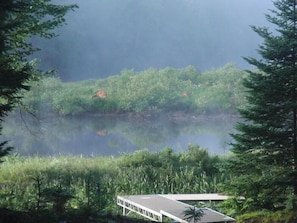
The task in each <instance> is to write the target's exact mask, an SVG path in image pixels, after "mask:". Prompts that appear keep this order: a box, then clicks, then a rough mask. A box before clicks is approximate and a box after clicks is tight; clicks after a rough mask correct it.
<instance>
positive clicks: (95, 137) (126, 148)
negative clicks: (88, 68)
mask: <svg viewBox="0 0 297 223" xmlns="http://www.w3.org/2000/svg"><path fill="white" fill-rule="evenodd" d="M235 121H236V119H234V118H232V117H228V116H226V117H224V118H222V117H219V118H213V117H210V118H209V119H191V120H175V119H171V118H168V117H166V116H163V117H161V116H159V117H156V118H153V119H150V120H135V119H130V118H128V117H80V118H77V117H68V118H67V117H51V118H45V119H41V120H39V121H38V120H36V119H35V118H33V117H30V116H28V117H25V122H24V119H23V118H21V117H20V116H13V117H9V118H7V119H6V122H5V123H4V129H3V130H4V131H3V135H5V137H6V138H7V140H10V142H9V145H11V146H13V147H15V149H14V150H13V152H17V153H19V154H20V155H36V154H38V155H41V156H46V155H59V154H64V155H84V156H90V155H113V156H118V155H119V154H121V153H131V152H134V151H136V150H140V149H148V150H149V151H151V152H152V151H160V150H162V149H164V148H166V147H171V148H172V149H173V150H174V151H176V152H181V151H185V150H187V148H188V145H190V144H192V145H199V146H201V147H202V148H205V149H207V150H208V151H209V153H210V154H226V153H228V152H229V145H228V143H230V142H231V138H230V136H229V134H230V133H231V132H232V131H233V125H234V123H235Z"/></svg>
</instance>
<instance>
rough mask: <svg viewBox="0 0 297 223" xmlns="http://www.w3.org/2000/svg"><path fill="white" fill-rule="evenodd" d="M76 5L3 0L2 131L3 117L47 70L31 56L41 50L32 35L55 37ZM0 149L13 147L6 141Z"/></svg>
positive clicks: (0, 44)
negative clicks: (56, 31)
mask: <svg viewBox="0 0 297 223" xmlns="http://www.w3.org/2000/svg"><path fill="white" fill-rule="evenodd" d="M74 7H75V6H74V5H70V6H62V5H54V4H51V1H50V0H44V1H39V0H32V1H22V0H20V1H14V0H7V1H1V2H0V64H1V66H0V83H1V85H0V134H1V130H2V121H3V118H4V117H5V116H7V114H8V113H9V112H11V111H12V110H13V109H14V107H15V106H16V105H17V104H19V103H20V99H21V98H22V92H23V91H28V90H29V89H30V84H29V81H33V80H37V79H38V77H39V76H40V75H42V74H43V73H42V72H41V71H39V70H38V69H37V68H36V61H35V60H33V61H29V60H28V57H29V56H31V55H32V54H33V52H34V51H36V50H37V49H35V48H34V47H33V46H32V44H30V42H29V38H30V37H32V36H41V37H45V38H52V37H54V36H55V34H54V32H53V30H54V29H55V28H57V27H59V26H60V25H63V24H64V23H65V20H64V16H65V14H66V13H67V11H69V10H70V9H72V8H74ZM0 149H1V152H0V156H4V155H6V154H7V152H9V151H10V150H11V148H6V147H5V142H4V143H1V146H0Z"/></svg>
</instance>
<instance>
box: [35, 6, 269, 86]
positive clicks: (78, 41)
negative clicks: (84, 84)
mask: <svg viewBox="0 0 297 223" xmlns="http://www.w3.org/2000/svg"><path fill="white" fill-rule="evenodd" d="M59 2H60V3H61V4H73V3H76V4H77V5H78V6H79V9H76V10H75V12H70V13H69V14H68V15H67V17H66V18H67V23H68V25H66V26H63V27H61V28H60V29H59V30H58V34H59V37H57V38H54V39H52V40H37V39H35V43H36V44H37V46H38V47H40V48H42V51H41V52H39V53H38V54H37V55H36V56H37V57H40V58H41V59H42V61H43V68H44V69H52V68H54V69H56V70H57V73H58V75H59V76H60V77H61V79H62V80H64V81H77V80H84V79H94V78H96V79H97V78H104V77H107V76H110V75H115V74H119V73H120V71H121V70H122V69H134V70H136V71H139V70H145V69H148V68H150V67H154V68H164V67H167V66H170V67H174V68H183V67H186V66H188V65H193V66H195V67H196V68H197V69H199V70H201V71H204V70H209V69H212V68H217V67H221V66H224V65H225V64H226V63H228V62H233V63H235V64H236V65H237V66H238V67H239V68H249V65H248V64H247V63H246V62H245V61H244V60H243V59H242V57H244V56H253V57H257V50H256V49H257V48H258V45H259V44H260V43H261V41H262V39H260V38H259V36H258V35H257V34H256V33H254V32H253V31H252V29H251V28H250V27H249V26H250V25H255V26H269V23H268V22H267V21H266V19H265V15H264V14H265V13H266V14H267V13H270V12H269V9H272V8H273V4H272V1H271V0H261V1H259V0H221V1H218V0H61V1H59Z"/></svg>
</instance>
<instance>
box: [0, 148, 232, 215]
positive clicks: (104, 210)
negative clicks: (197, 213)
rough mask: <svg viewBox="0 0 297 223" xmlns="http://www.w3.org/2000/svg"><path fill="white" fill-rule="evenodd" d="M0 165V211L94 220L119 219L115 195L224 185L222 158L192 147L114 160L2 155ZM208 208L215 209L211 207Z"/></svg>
mask: <svg viewBox="0 0 297 223" xmlns="http://www.w3.org/2000/svg"><path fill="white" fill-rule="evenodd" d="M4 161H5V162H4V163H2V164H1V174H0V186H1V190H0V196H1V198H2V199H1V200H0V206H1V207H3V208H7V209H11V210H16V211H21V212H22V211H30V212H32V211H34V212H35V213H36V215H43V213H47V212H51V213H54V214H53V216H55V217H56V218H59V217H61V216H63V215H65V214H66V215H67V213H73V212H75V213H78V214H80V215H83V216H93V217H98V214H102V215H105V214H112V215H119V214H121V210H120V209H119V207H117V205H116V200H115V199H116V196H117V195H128V194H129V195H133V194H166V193H213V192H220V184H223V183H226V182H227V181H228V178H229V177H230V176H228V174H226V173H224V172H222V171H220V168H219V164H220V163H221V162H223V158H219V157H217V156H209V154H208V153H207V151H206V150H204V149H201V148H199V147H198V146H189V148H188V150H187V151H186V152H182V153H175V152H174V151H173V150H172V149H170V148H166V149H164V150H162V151H160V152H153V153H151V152H148V151H146V150H141V151H136V152H134V153H133V154H123V155H121V156H120V157H118V158H114V157H78V156H67V157H65V156H60V157H47V158H44V157H19V156H8V157H6V158H5V160H4ZM212 207H213V208H218V207H215V206H212Z"/></svg>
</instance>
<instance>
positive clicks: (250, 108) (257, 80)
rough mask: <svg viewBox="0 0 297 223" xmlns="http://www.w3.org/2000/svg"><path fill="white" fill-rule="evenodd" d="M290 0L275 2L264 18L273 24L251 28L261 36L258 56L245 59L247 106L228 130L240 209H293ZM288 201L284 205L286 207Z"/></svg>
mask: <svg viewBox="0 0 297 223" xmlns="http://www.w3.org/2000/svg"><path fill="white" fill-rule="evenodd" d="M296 4H297V1H296V0H276V1H274V6H275V9H272V10H271V15H269V14H267V15H266V18H267V20H268V21H269V22H270V23H272V24H273V27H276V28H275V30H274V31H269V29H268V28H266V27H255V26H252V29H253V30H254V31H255V32H256V33H257V34H258V35H259V36H260V37H262V38H263V40H264V41H263V43H262V44H261V45H260V46H259V49H258V51H259V54H260V55H261V59H255V58H251V57H247V58H245V60H246V61H248V62H249V63H250V64H251V65H253V66H255V68H256V69H254V70H249V71H248V73H249V75H248V77H247V78H246V79H245V80H244V83H243V85H244V86H245V87H246V89H247V106H246V107H245V108H244V109H241V110H239V113H240V115H241V117H242V119H241V120H242V121H241V122H240V123H238V124H237V125H236V129H237V130H238V131H237V133H235V134H232V137H233V138H234V141H235V142H234V143H233V144H232V152H233V153H234V154H235V156H234V157H233V159H232V160H231V162H230V163H229V168H230V169H229V170H230V171H232V173H234V174H235V175H236V176H237V177H236V178H235V180H234V182H232V184H231V185H230V188H232V189H231V190H232V191H233V192H234V193H235V194H236V195H239V196H244V197H245V200H244V202H243V203H244V204H245V205H243V206H242V211H248V210H249V211H250V210H253V209H254V210H259V209H261V208H266V209H270V210H275V209H282V208H285V207H286V206H287V207H289V206H290V207H291V208H295V205H296V202H295V200H296V196H297V95H296V94H297V66H296V65H297V64H296V59H297V35H296V24H297V14H296V12H297V9H296ZM289 204H290V205H289Z"/></svg>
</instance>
